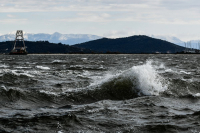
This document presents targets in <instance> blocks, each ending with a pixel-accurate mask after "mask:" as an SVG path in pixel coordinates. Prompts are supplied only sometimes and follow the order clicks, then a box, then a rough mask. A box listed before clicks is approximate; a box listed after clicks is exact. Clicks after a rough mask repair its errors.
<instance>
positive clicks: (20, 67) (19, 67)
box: [15, 66, 31, 69]
mask: <svg viewBox="0 0 200 133" xmlns="http://www.w3.org/2000/svg"><path fill="white" fill-rule="evenodd" d="M15 68H17V69H29V68H31V67H22V66H18V67H15Z"/></svg>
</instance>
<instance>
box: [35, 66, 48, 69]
mask: <svg viewBox="0 0 200 133" xmlns="http://www.w3.org/2000/svg"><path fill="white" fill-rule="evenodd" d="M36 68H38V69H43V70H49V69H50V68H49V67H44V66H36Z"/></svg>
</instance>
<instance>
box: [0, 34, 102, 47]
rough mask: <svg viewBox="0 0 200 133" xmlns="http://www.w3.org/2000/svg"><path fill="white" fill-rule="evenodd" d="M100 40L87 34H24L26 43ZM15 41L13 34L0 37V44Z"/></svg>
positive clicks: (64, 42)
mask: <svg viewBox="0 0 200 133" xmlns="http://www.w3.org/2000/svg"><path fill="white" fill-rule="evenodd" d="M99 38H102V37H100V36H96V35H89V34H60V33H58V32H55V33H53V34H45V33H39V34H32V33H25V34H24V39H25V40H26V41H49V42H50V43H62V44H69V45H73V44H78V43H83V42H87V41H91V40H96V39H99ZM14 39H15V33H10V34H5V35H1V36H0V42H4V41H13V40H14Z"/></svg>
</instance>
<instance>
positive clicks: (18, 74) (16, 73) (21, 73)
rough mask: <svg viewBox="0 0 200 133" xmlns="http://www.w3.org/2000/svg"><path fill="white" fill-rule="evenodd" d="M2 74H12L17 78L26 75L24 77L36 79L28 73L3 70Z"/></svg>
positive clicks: (0, 71)
mask: <svg viewBox="0 0 200 133" xmlns="http://www.w3.org/2000/svg"><path fill="white" fill-rule="evenodd" d="M0 73H2V74H6V73H10V74H13V75H16V76H20V75H24V76H28V77H34V76H33V75H31V74H28V72H27V71H18V70H10V69H2V70H0Z"/></svg>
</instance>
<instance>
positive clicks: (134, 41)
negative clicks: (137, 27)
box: [73, 35, 185, 53]
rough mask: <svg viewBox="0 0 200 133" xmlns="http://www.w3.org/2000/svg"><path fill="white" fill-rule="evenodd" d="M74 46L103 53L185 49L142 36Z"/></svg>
mask: <svg viewBox="0 0 200 133" xmlns="http://www.w3.org/2000/svg"><path fill="white" fill-rule="evenodd" d="M73 46H75V47H79V48H85V49H90V50H93V51H98V52H103V53H106V52H118V53H155V52H161V53H176V52H181V51H183V50H184V49H185V48H184V47H181V46H178V45H175V44H173V43H170V42H167V41H163V40H160V39H155V38H151V37H148V36H142V35H139V36H131V37H126V38H117V39H108V38H102V39H98V40H94V41H89V42H86V43H81V44H76V45H73Z"/></svg>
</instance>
